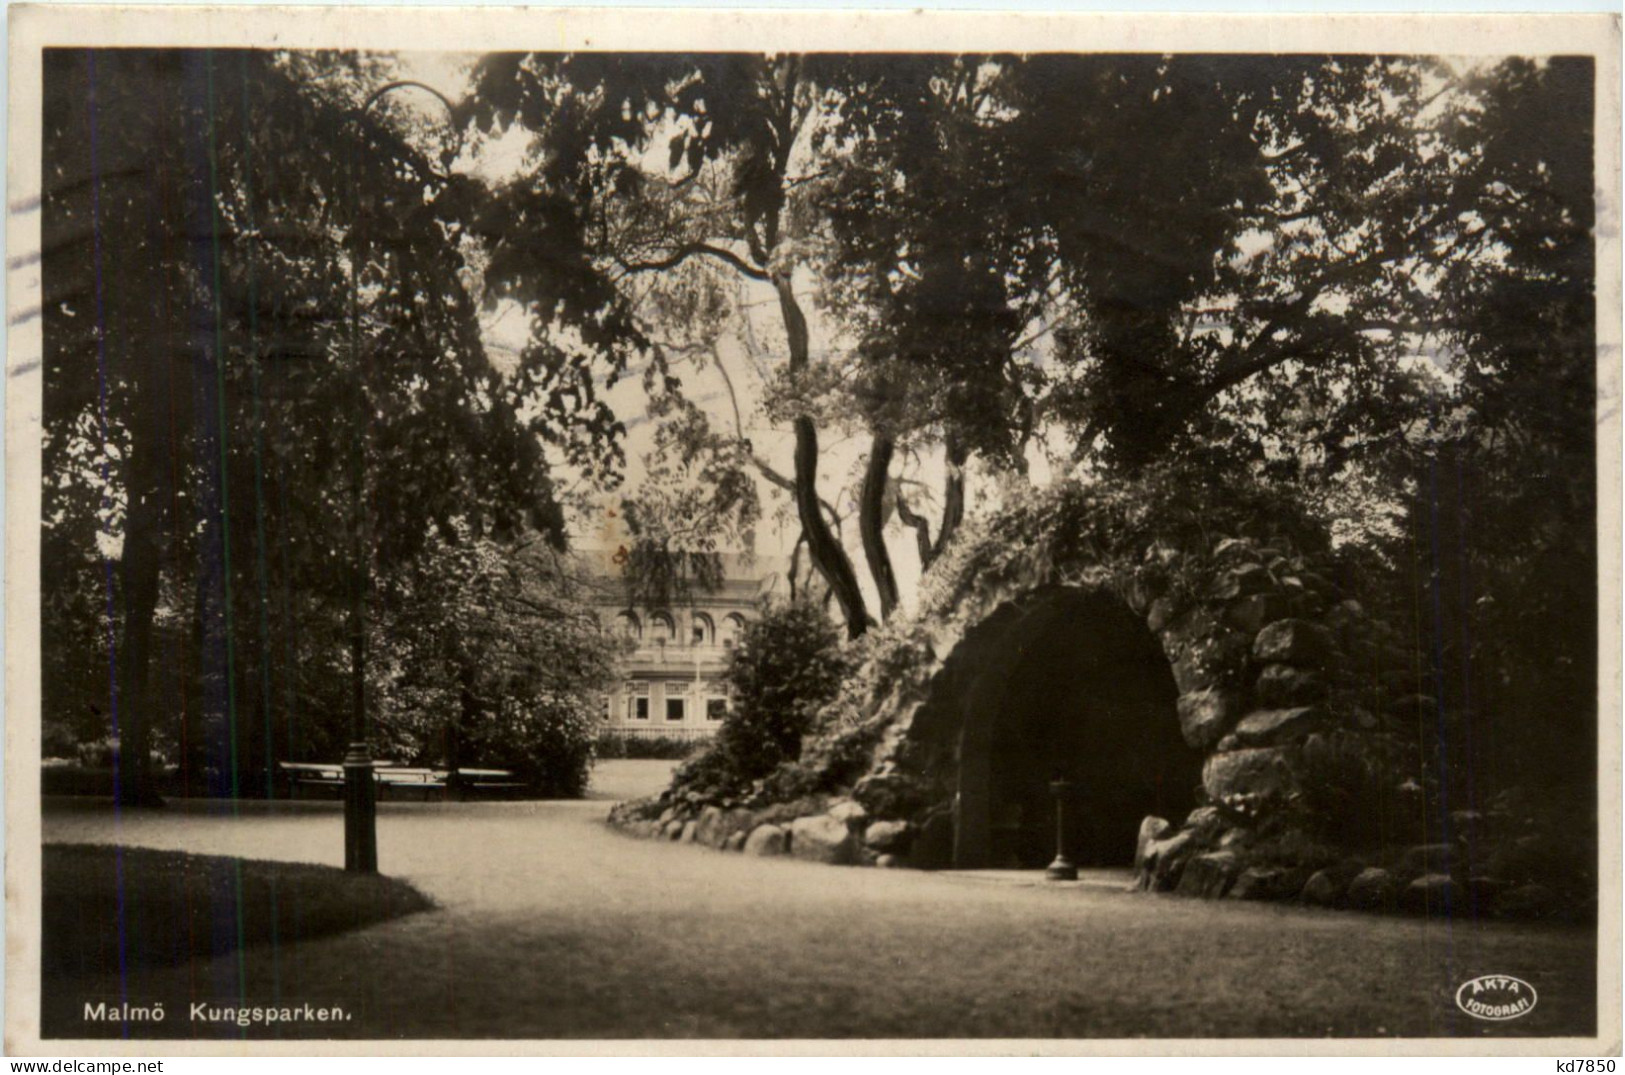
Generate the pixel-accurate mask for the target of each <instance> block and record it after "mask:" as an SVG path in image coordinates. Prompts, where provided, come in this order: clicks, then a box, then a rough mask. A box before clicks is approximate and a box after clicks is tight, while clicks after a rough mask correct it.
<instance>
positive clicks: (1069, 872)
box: [1044, 780, 1078, 881]
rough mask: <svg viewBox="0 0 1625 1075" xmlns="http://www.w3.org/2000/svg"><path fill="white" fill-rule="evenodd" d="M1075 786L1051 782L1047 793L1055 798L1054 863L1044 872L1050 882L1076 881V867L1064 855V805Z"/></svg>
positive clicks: (1067, 856)
mask: <svg viewBox="0 0 1625 1075" xmlns="http://www.w3.org/2000/svg"><path fill="white" fill-rule="evenodd" d="M1076 789H1077V785H1076V784H1074V783H1072V782H1071V781H1070V780H1051V781H1050V785H1049V793H1050V794H1051V795H1053V796H1055V861H1054V862H1051V863H1050V864H1049V866H1048V868H1046V869H1045V870H1044V876H1045V877H1046V878H1048V879H1049V880H1051V881H1076V880H1077V879H1078V867H1077V865H1076V864H1075V863H1074V862H1073V861H1072V858H1071V856H1069V855H1068V854H1067V853H1066V804H1067V800H1068V799H1070V798H1071V797H1072V793H1073V792H1074V791H1075V790H1076Z"/></svg>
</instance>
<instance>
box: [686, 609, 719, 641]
mask: <svg viewBox="0 0 1625 1075" xmlns="http://www.w3.org/2000/svg"><path fill="white" fill-rule="evenodd" d="M691 622H692V624H693V626H692V629H691V630H690V635H691V641H692V642H693V644H694V645H696V646H714V645H716V644H717V626H716V624H714V623H712V622H711V617H710V616H707V615H706V614H705V613H703V612H696V613H694V616H693V619H692V621H691Z"/></svg>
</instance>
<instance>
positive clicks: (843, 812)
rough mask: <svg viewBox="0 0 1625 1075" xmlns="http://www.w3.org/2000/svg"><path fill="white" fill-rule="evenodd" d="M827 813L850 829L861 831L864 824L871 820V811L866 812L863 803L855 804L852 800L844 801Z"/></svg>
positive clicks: (836, 804)
mask: <svg viewBox="0 0 1625 1075" xmlns="http://www.w3.org/2000/svg"><path fill="white" fill-rule="evenodd" d="M825 813H827V814H829V816H830V817H832V818H834V819H835V820H837V821H839V822H841V823H843V824H844V825H846V826H847V827H848V828H858V829H861V828H862V827H863V823H864V822H865V821H866V820H868V818H869V811H867V810H865V809H864V808H863V805H862V804H861V803H855V802H853V801H852V800H851V799H842V800H841V801H839V802H837V803H835V804H834V805H833V806H831V807H830V808H829V809H828V810H827V811H825Z"/></svg>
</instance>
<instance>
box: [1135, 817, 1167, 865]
mask: <svg viewBox="0 0 1625 1075" xmlns="http://www.w3.org/2000/svg"><path fill="white" fill-rule="evenodd" d="M1171 828H1173V826H1172V825H1170V824H1168V822H1166V821H1164V820H1163V819H1162V818H1160V817H1148V818H1146V819H1145V820H1144V821H1142V822H1140V834H1139V835H1138V836H1137V837H1135V840H1134V868H1135V869H1136V870H1140V869H1144V868H1145V859H1146V856H1147V855H1148V854H1149V853H1150V851H1151V845H1152V844H1154V843H1156V842H1157V841H1158V840H1160V839H1162V838H1163V837H1164V836H1166V835H1167V834H1168V830H1169V829H1171Z"/></svg>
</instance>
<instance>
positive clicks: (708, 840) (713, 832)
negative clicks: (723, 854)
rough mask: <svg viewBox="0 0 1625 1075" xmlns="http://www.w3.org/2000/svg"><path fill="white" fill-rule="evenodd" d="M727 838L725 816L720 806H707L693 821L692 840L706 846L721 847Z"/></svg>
mask: <svg viewBox="0 0 1625 1075" xmlns="http://www.w3.org/2000/svg"><path fill="white" fill-rule="evenodd" d="M727 838H728V829H727V818H726V815H724V814H723V812H722V808H721V807H720V806H707V807H706V808H705V809H704V810H701V811H700V816H699V818H698V820H696V821H695V822H694V841H695V842H696V843H701V844H704V845H705V846H707V847H721V846H722V841H723V840H725V839H727Z"/></svg>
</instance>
